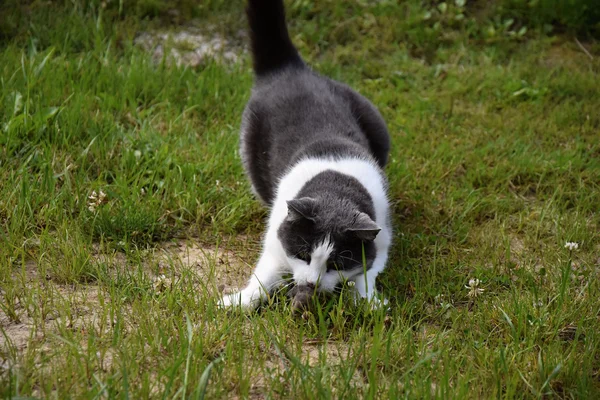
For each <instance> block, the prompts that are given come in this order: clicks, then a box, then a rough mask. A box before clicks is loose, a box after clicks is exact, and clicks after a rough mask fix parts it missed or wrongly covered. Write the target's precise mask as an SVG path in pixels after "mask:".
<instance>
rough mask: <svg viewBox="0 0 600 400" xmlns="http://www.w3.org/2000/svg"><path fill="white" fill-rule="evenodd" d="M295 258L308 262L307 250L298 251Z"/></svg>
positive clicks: (308, 254)
mask: <svg viewBox="0 0 600 400" xmlns="http://www.w3.org/2000/svg"><path fill="white" fill-rule="evenodd" d="M296 258H297V259H299V260H302V261H304V262H306V263H308V264H310V253H309V252H307V251H301V252H299V253H298V254H296Z"/></svg>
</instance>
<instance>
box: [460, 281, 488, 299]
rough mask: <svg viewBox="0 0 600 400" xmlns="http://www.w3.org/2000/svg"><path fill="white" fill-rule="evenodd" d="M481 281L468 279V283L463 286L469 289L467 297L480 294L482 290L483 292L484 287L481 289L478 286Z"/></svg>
mask: <svg viewBox="0 0 600 400" xmlns="http://www.w3.org/2000/svg"><path fill="white" fill-rule="evenodd" d="M480 283H481V281H480V280H479V279H474V278H472V279H469V284H468V285H465V288H467V289H469V293H468V296H469V297H477V296H479V295H480V294H482V293H483V292H485V289H481V288H480V287H479V284H480Z"/></svg>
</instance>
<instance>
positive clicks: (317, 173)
mask: <svg viewBox="0 0 600 400" xmlns="http://www.w3.org/2000/svg"><path fill="white" fill-rule="evenodd" d="M246 13H247V16H248V20H249V24H250V36H251V44H252V55H253V62H254V71H255V75H256V81H255V85H254V89H253V91H252V96H251V98H250V100H249V102H248V104H247V105H246V109H245V111H244V115H243V122H242V127H241V155H242V160H243V163H244V167H245V169H246V172H247V174H248V176H249V178H250V181H251V183H252V187H253V190H254V192H255V193H256V195H257V196H258V197H259V198H260V199H261V200H262V201H263V202H264V203H266V204H267V205H268V206H270V218H269V224H268V228H267V233H266V235H265V238H264V248H263V251H262V255H261V257H260V260H259V261H258V265H257V266H256V269H255V271H254V273H253V275H252V277H251V278H250V281H249V283H248V285H247V286H246V288H244V289H243V290H242V291H240V292H238V293H233V294H229V295H226V296H225V297H223V298H222V299H221V302H220V304H221V306H242V307H244V308H254V307H256V306H258V305H259V304H260V303H261V302H262V301H263V300H264V299H266V298H267V296H268V294H269V293H270V292H271V291H272V290H273V289H275V288H276V287H277V286H278V285H280V284H281V282H282V278H283V276H284V275H286V274H291V275H292V276H293V280H294V282H295V284H296V285H298V286H299V287H303V286H310V287H316V290H318V291H328V292H330V291H333V290H334V289H335V288H336V286H338V285H339V284H340V283H341V282H343V281H345V280H348V281H353V282H354V288H355V290H356V294H357V295H359V296H361V297H364V298H368V299H369V300H372V301H374V302H376V303H378V304H379V303H380V301H379V300H378V299H377V297H376V296H375V295H376V294H377V291H376V289H375V278H376V277H377V275H378V274H379V273H380V272H381V271H383V269H384V268H385V264H386V261H387V258H388V250H389V247H390V244H391V239H392V230H391V223H390V215H389V204H388V199H387V194H386V187H387V183H386V179H385V176H384V173H383V171H382V168H383V167H384V166H385V164H386V162H387V158H388V152H389V146H390V144H389V143H390V141H389V135H388V132H387V128H386V125H385V122H384V121H383V119H382V117H381V115H380V114H379V112H378V111H377V109H376V108H375V107H374V106H373V105H372V104H371V103H370V102H369V101H368V100H367V99H365V98H364V97H362V96H361V95H359V94H358V93H357V92H355V91H354V90H352V89H350V88H349V87H348V86H345V85H343V84H341V83H338V82H336V81H333V80H331V79H329V78H326V77H323V76H320V75H318V74H317V73H315V72H313V71H312V70H310V69H309V68H308V67H307V66H306V65H305V64H304V62H303V61H302V59H301V58H300V56H299V55H298V52H297V50H296V48H295V47H294V45H293V44H292V42H291V40H290V38H289V36H288V31H287V28H286V23H285V12H284V7H283V1H282V0H249V1H248V7H247V9H246Z"/></svg>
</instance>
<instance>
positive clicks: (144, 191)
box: [140, 188, 146, 196]
mask: <svg viewBox="0 0 600 400" xmlns="http://www.w3.org/2000/svg"><path fill="white" fill-rule="evenodd" d="M140 194H141V195H142V196H143V195H145V194H146V189H144V188H141V189H140Z"/></svg>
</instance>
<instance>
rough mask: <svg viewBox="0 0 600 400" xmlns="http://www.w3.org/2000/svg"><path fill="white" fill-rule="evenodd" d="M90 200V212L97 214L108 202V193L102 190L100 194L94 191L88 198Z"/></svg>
mask: <svg viewBox="0 0 600 400" xmlns="http://www.w3.org/2000/svg"><path fill="white" fill-rule="evenodd" d="M88 199H89V200H90V201H89V202H88V210H90V211H91V212H95V211H96V208H97V207H99V206H100V205H101V204H104V203H106V202H107V200H106V193H104V192H103V191H102V190H100V193H96V191H95V190H94V191H93V192H92V194H91V195H89V196H88Z"/></svg>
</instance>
